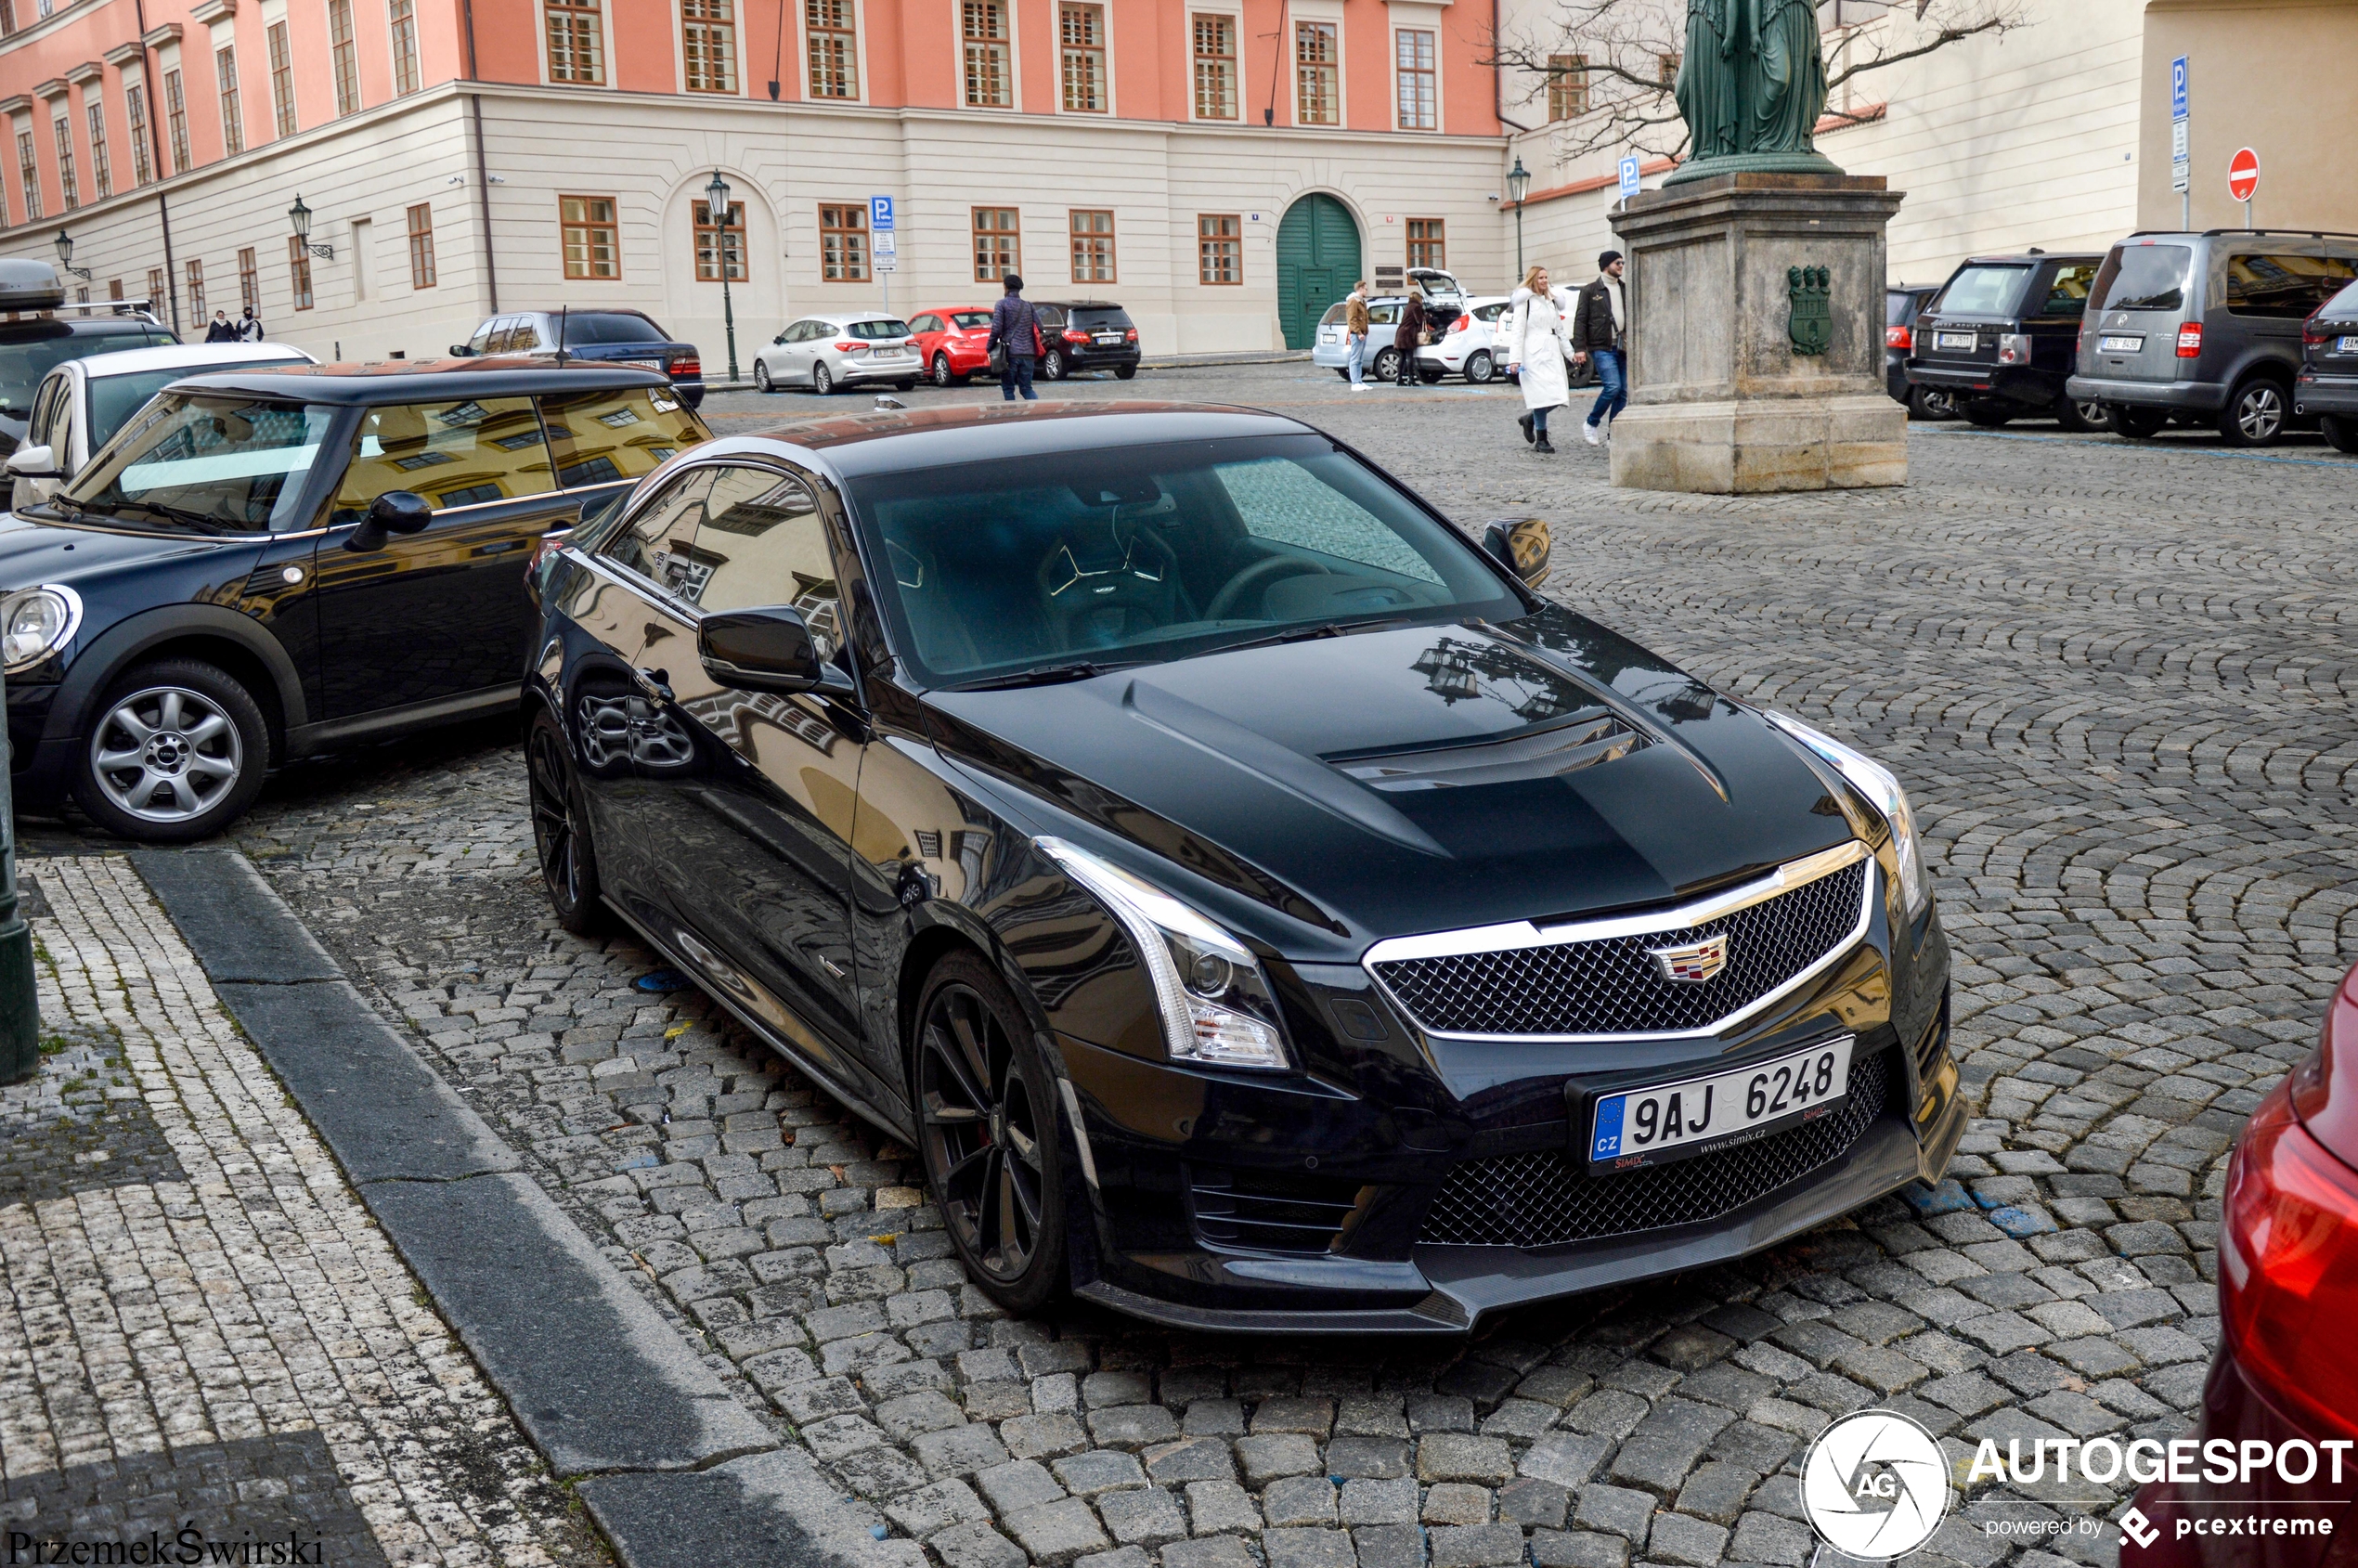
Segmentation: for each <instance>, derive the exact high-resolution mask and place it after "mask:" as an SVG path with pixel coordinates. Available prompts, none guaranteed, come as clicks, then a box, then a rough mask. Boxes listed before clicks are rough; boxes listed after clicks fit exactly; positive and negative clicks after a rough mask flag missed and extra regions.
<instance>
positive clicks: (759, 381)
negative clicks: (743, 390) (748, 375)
mask: <svg viewBox="0 0 2358 1568" xmlns="http://www.w3.org/2000/svg"><path fill="white" fill-rule="evenodd" d="M753 389H754V390H755V391H756V392H775V391H777V390H778V383H777V382H773V381H771V379H770V367H769V366H767V365H765V364H763V363H762V362H761V361H760V360H758V359H757V360H755V361H754V362H753Z"/></svg>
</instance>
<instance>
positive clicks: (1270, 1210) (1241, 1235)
mask: <svg viewBox="0 0 2358 1568" xmlns="http://www.w3.org/2000/svg"><path fill="white" fill-rule="evenodd" d="M1375 1191H1376V1189H1375V1188H1374V1187H1371V1186H1360V1185H1359V1184H1358V1183H1356V1182H1349V1181H1336V1180H1331V1179H1327V1178H1321V1177H1318V1176H1311V1175H1300V1176H1297V1175H1290V1174H1286V1175H1280V1174H1277V1173H1272V1172H1267V1171H1231V1170H1225V1169H1223V1168H1222V1167H1219V1166H1214V1165H1198V1166H1194V1167H1191V1168H1190V1171H1189V1187H1188V1195H1189V1197H1190V1198H1191V1199H1193V1201H1194V1204H1195V1211H1196V1232H1197V1234H1198V1235H1199V1236H1201V1237H1202V1238H1204V1240H1206V1241H1208V1242H1210V1243H1211V1244H1212V1245H1213V1246H1216V1247H1246V1248H1250V1249H1252V1250H1253V1251H1261V1252H1327V1251H1335V1250H1336V1249H1337V1248H1338V1246H1339V1245H1340V1244H1341V1240H1342V1238H1343V1237H1344V1236H1346V1235H1347V1234H1349V1232H1350V1230H1351V1227H1352V1225H1353V1224H1354V1223H1355V1221H1356V1220H1357V1218H1358V1215H1359V1211H1360V1210H1361V1209H1362V1208H1363V1207H1364V1206H1365V1205H1366V1203H1367V1199H1370V1198H1371V1197H1373V1196H1374V1195H1375Z"/></svg>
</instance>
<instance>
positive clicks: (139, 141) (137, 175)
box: [123, 83, 156, 185]
mask: <svg viewBox="0 0 2358 1568" xmlns="http://www.w3.org/2000/svg"><path fill="white" fill-rule="evenodd" d="M123 108H124V110H126V111H127V112H126V114H125V116H124V117H125V118H126V119H127V120H128V121H129V122H130V123H131V177H132V178H133V179H135V180H136V181H137V182H138V183H139V184H141V185H145V184H147V183H148V182H149V180H151V179H153V178H155V177H156V166H155V164H154V163H153V162H150V161H149V157H148V90H147V88H145V87H143V86H140V85H139V84H136V83H126V84H124V85H123Z"/></svg>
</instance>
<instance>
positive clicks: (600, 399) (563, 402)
mask: <svg viewBox="0 0 2358 1568" xmlns="http://www.w3.org/2000/svg"><path fill="white" fill-rule="evenodd" d="M540 417H541V418H542V419H543V420H545V421H548V425H549V440H550V441H551V444H552V445H553V446H554V447H555V455H556V460H557V480H558V482H559V483H560V484H562V485H564V486H566V487H567V488H568V489H570V488H572V487H574V486H580V485H607V484H612V483H613V482H615V480H618V479H640V478H643V477H645V476H646V475H647V474H650V473H654V471H655V469H656V468H657V467H658V466H659V465H660V464H662V463H663V462H664V461H665V460H667V459H670V458H672V457H676V456H677V455H678V454H680V452H682V451H684V450H686V449H687V448H688V447H693V446H696V445H698V444H699V443H701V442H705V441H709V440H710V439H712V432H710V431H708V430H706V428H705V427H704V421H701V420H699V419H697V418H696V416H695V415H694V414H693V413H692V412H690V411H689V410H688V408H686V407H685V406H684V405H682V404H681V403H680V399H679V397H678V396H677V395H675V394H674V393H673V392H672V390H671V389H670V388H669V387H663V386H652V387H651V386H628V387H616V388H609V389H608V390H606V391H604V392H569V393H565V394H563V395H558V396H553V397H543V398H542V399H541V400H540Z"/></svg>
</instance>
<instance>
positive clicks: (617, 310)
mask: <svg viewBox="0 0 2358 1568" xmlns="http://www.w3.org/2000/svg"><path fill="white" fill-rule="evenodd" d="M565 315H573V316H635V317H638V318H639V319H640V320H641V321H652V320H654V317H652V316H650V315H648V314H647V313H646V312H645V311H643V310H641V309H639V308H638V307H637V306H635V305H566V306H564V308H563V309H561V310H501V311H496V312H494V313H493V314H491V315H489V316H486V317H484V319H485V320H486V321H499V320H503V319H505V318H506V317H511V316H548V317H557V316H565Z"/></svg>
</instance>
